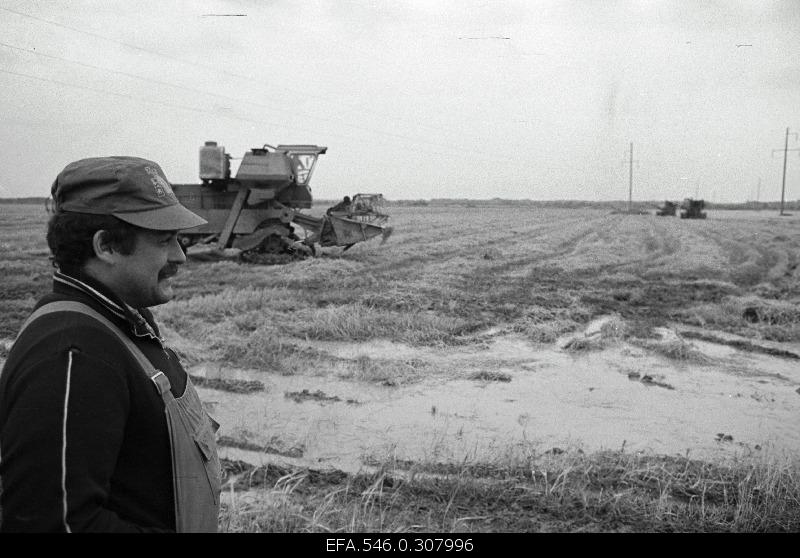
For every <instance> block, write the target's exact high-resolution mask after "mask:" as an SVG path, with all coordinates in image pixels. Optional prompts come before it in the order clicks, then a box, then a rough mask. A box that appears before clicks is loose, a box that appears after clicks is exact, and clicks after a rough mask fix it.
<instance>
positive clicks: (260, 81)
mask: <svg viewBox="0 0 800 558" xmlns="http://www.w3.org/2000/svg"><path fill="white" fill-rule="evenodd" d="M0 10H3V11H6V12H9V13H12V14H16V15H18V16H21V17H26V18H29V19H33V20H36V21H39V22H42V23H46V24H48V25H53V26H56V27H60V28H62V29H67V30H69V31H73V32H75V33H80V34H82V35H86V36H89V37H94V38H98V39H103V40H105V41H110V42H112V43H115V44H118V45H121V46H125V47H128V48H132V49H135V50H139V51H141V52H146V53H148V54H153V55H156V56H160V57H163V58H167V59H169V60H173V61H175V62H179V63H181V64H186V65H190V66H194V67H197V68H201V69H204V70H212V71H214V72H218V73H221V74H224V75H228V76H231V77H235V78H238V79H243V80H245V81H250V82H253V83H260V84H262V85H263V84H266V85H268V86H270V87H274V85H273V84H272V83H266V82H264V81H262V80H254V79H253V78H251V77H249V76H245V75H242V74H237V73H235V72H230V71H228V70H225V69H220V68H217V67H214V66H209V65H207V64H200V63H198V62H192V61H190V60H185V59H183V58H178V57H176V56H171V55H169V54H165V53H163V52H160V51H157V50H153V49H148V48H144V47H140V46H137V45H134V44H130V43H126V42H124V41H120V40H117V39H114V38H111V37H107V36H105V35H101V34H99V33H92V32H91V31H86V30H85V29H79V28H76V27H71V26H69V25H65V24H63V23H59V22H57V21H51V20H48V19H45V18H41V17H37V16H34V15H31V14H27V13H24V12H20V11H17V10H12V9H9V8H4V7H0ZM283 89H284V90H285V91H287V92H289V93H291V94H292V95H302V96H305V97H308V98H311V99H317V100H321V101H323V102H326V103H329V104H333V105H337V104H338V105H340V106H345V107H347V108H350V109H355V110H358V111H361V112H368V113H371V114H373V115H376V116H380V117H383V116H384V115H382V114H380V113H376V112H374V111H370V110H368V109H364V108H363V107H361V106H357V105H351V104H348V103H343V102H340V101H337V102H336V103H333V102H331V101H330V100H329V99H328V98H326V97H322V96H319V95H313V94H310V93H306V92H301V91H296V90H292V89H286V88H283ZM400 119H401V118H400ZM405 120H406V121H407V122H411V123H412V124H413V125H414V126H419V127H420V128H426V129H428V130H431V131H435V132H437V133H440V132H441V131H442V129H441V128H436V127H433V126H426V125H425V124H421V123H419V122H417V121H411V120H408V119H405ZM439 147H442V146H439Z"/></svg>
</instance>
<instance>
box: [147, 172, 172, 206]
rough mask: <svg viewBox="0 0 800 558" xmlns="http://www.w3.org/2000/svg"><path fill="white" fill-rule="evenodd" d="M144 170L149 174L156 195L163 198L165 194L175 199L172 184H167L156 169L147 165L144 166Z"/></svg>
mask: <svg viewBox="0 0 800 558" xmlns="http://www.w3.org/2000/svg"><path fill="white" fill-rule="evenodd" d="M144 171H145V172H146V173H147V174H149V175H150V182H152V183H153V187H154V188H155V191H156V195H157V196H158V197H159V198H163V197H164V196H167V197H169V198H171V199H177V198H176V197H175V192H173V191H172V186H170V185H169V182H167V181H166V180H164V177H162V176H161V175H160V174H158V170H157V169H155V168H153V167H150V166H147V167H145V168H144Z"/></svg>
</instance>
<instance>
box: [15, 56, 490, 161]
mask: <svg viewBox="0 0 800 558" xmlns="http://www.w3.org/2000/svg"><path fill="white" fill-rule="evenodd" d="M0 72H2V73H5V74H11V75H15V76H20V77H25V78H29V79H33V80H37V81H43V82H50V83H55V84H58V85H62V86H64V87H69V88H73V89H81V90H84V91H92V92H94V93H102V94H105V95H113V96H115V97H122V98H125V99H131V100H133V101H140V102H145V103H152V104H156V105H162V106H165V107H170V108H178V109H182V110H187V111H191V112H198V113H205V114H213V115H214V116H217V117H221V118H227V119H229V120H237V121H240V122H248V123H250V124H267V125H270V126H277V127H279V128H285V129H287V130H289V129H291V130H300V131H304V132H309V133H318V131H314V130H310V129H308V128H302V127H297V126H287V125H286V124H278V123H275V122H269V121H266V120H254V119H252V118H244V117H240V116H233V115H227V114H219V113H217V112H216V111H214V110H209V109H203V108H197V107H190V106H188V105H183V104H177V103H168V102H164V101H156V100H153V99H146V98H143V97H137V96H134V95H127V94H125V93H117V92H115V91H108V90H104V89H96V88H94V87H88V86H85V85H78V84H74V83H67V82H65V81H61V80H56V79H51V78H43V77H39V76H33V75H30V74H23V73H21V72H14V71H11V70H6V69H3V68H0ZM328 134H329V135H331V136H335V137H340V138H344V139H349V140H354V141H358V142H368V140H367V139H366V138H360V137H357V136H347V135H344V134H338V133H335V132H328ZM370 145H372V144H371V143H370ZM404 149H406V150H408V151H418V152H422V153H425V154H426V155H439V156H442V157H448V158H450V157H452V154H450V153H441V152H437V151H431V150H428V149H421V148H414V147H413V146H412V147H404ZM472 159H473V160H475V159H477V158H472Z"/></svg>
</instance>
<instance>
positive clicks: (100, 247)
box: [92, 229, 116, 264]
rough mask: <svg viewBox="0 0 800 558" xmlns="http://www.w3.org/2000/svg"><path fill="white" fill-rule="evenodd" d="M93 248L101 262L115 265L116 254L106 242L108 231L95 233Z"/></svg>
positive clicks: (101, 230)
mask: <svg viewBox="0 0 800 558" xmlns="http://www.w3.org/2000/svg"><path fill="white" fill-rule="evenodd" d="M92 248H93V249H94V255H95V257H96V258H97V259H98V260H100V261H101V262H104V263H107V264H113V263H114V262H115V261H116V252H114V249H113V248H112V247H111V246H110V245H109V244H108V243H107V242H106V231H105V230H103V229H100V230H99V231H97V232H95V233H94V236H93V237H92Z"/></svg>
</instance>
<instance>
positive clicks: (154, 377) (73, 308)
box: [17, 300, 171, 399]
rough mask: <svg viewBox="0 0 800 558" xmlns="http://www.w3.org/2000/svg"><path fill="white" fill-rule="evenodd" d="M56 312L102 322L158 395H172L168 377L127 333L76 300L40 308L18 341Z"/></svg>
mask: <svg viewBox="0 0 800 558" xmlns="http://www.w3.org/2000/svg"><path fill="white" fill-rule="evenodd" d="M55 312H75V313H78V314H83V315H84V316H89V317H90V318H92V319H94V320H95V321H98V322H100V323H101V324H102V325H103V326H105V328H106V329H107V330H109V331H110V332H111V333H113V334H114V335H115V336H116V337H117V338H118V339H119V340H120V341H121V342H122V343H123V344H124V345H125V347H126V348H127V349H128V352H129V353H130V354H131V355H132V356H133V357H134V358H135V359H136V361H137V362H138V363H139V368H141V369H142V372H144V374H145V375H146V376H147V377H148V378H149V379H150V381H152V382H153V384H155V386H156V389H157V390H158V393H159V394H160V395H161V397H162V398H165V399H166V398H167V397H168V396H169V395H171V394H170V391H169V390H170V383H169V379H168V378H167V376H166V375H165V374H164V373H163V372H161V371H160V370H157V369H156V368H155V367H154V366H153V365H152V364H151V363H150V361H149V360H147V357H146V356H144V353H143V352H142V350H141V349H140V348H139V347H137V346H136V344H135V343H134V342H133V341H131V339H130V337H128V336H127V335H125V333H124V332H123V331H122V330H121V329H120V328H119V327H117V326H116V325H115V324H114V323H112V322H111V320H109V319H108V318H106V317H105V316H103V315H102V314H100V313H99V312H97V311H96V310H94V309H93V308H90V307H89V306H87V305H86V304H84V303H82V302H77V301H74V300H58V301H55V302H50V303H48V304H45V305H43V306H41V307H40V308H38V309H37V310H36V311H35V312H33V314H31V315H30V316H29V317H28V319H27V320H25V323H23V324H22V327H21V328H20V330H19V333H18V334H17V339H19V337H20V335H22V332H23V331H24V330H25V328H27V327H28V326H29V325H30V324H31V323H33V321H34V320H36V319H37V318H40V317H42V316H45V315H47V314H53V313H55Z"/></svg>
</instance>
